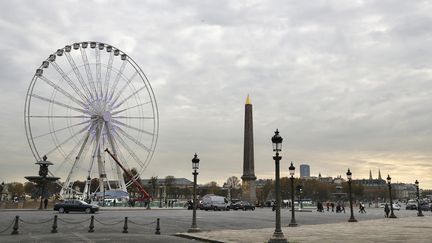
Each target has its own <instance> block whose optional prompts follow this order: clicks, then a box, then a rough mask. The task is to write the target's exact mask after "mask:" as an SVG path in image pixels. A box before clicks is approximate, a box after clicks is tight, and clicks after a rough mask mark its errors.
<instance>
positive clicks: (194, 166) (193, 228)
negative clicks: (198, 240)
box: [188, 154, 200, 233]
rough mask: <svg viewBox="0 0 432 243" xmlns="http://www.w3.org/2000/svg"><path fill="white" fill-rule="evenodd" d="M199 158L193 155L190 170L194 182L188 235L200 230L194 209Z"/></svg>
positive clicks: (195, 205)
mask: <svg viewBox="0 0 432 243" xmlns="http://www.w3.org/2000/svg"><path fill="white" fill-rule="evenodd" d="M199 162H200V160H199V158H198V155H197V154H195V155H194V157H193V159H192V169H193V173H192V175H193V176H194V182H193V202H192V203H193V204H192V225H191V227H190V229H189V230H188V232H189V233H193V232H200V229H199V228H198V227H197V223H196V208H197V200H196V186H197V175H198V171H197V170H198V167H199Z"/></svg>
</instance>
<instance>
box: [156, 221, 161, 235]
mask: <svg viewBox="0 0 432 243" xmlns="http://www.w3.org/2000/svg"><path fill="white" fill-rule="evenodd" d="M155 235H160V224H159V218H157V221H156V232H155Z"/></svg>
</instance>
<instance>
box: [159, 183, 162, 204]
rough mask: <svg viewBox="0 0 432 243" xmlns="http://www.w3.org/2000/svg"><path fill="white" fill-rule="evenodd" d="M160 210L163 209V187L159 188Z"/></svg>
mask: <svg viewBox="0 0 432 243" xmlns="http://www.w3.org/2000/svg"><path fill="white" fill-rule="evenodd" d="M159 208H162V186H159Z"/></svg>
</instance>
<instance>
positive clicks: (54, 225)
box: [51, 215, 57, 233]
mask: <svg viewBox="0 0 432 243" xmlns="http://www.w3.org/2000/svg"><path fill="white" fill-rule="evenodd" d="M51 233H57V215H54V222H53V225H52V230H51Z"/></svg>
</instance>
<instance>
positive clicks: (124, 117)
mask: <svg viewBox="0 0 432 243" xmlns="http://www.w3.org/2000/svg"><path fill="white" fill-rule="evenodd" d="M112 118H115V119H142V120H145V119H150V120H152V119H155V118H154V117H153V116H113V117H112Z"/></svg>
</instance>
